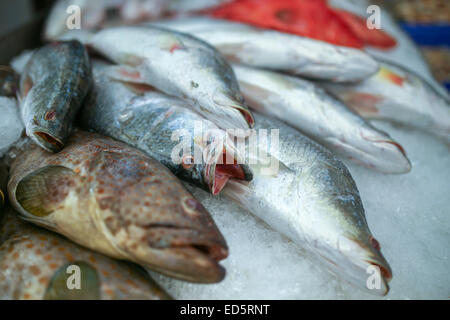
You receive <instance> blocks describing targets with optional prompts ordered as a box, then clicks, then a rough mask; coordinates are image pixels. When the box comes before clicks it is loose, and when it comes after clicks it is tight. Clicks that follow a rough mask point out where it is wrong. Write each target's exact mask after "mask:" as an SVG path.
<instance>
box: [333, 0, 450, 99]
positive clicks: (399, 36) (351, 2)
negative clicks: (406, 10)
mask: <svg viewBox="0 0 450 320" xmlns="http://www.w3.org/2000/svg"><path fill="white" fill-rule="evenodd" d="M395 2H396V1H389V2H388V1H385V2H384V3H383V6H384V5H386V6H390V5H391V4H392V3H395ZM328 3H329V5H331V6H333V7H337V8H341V9H344V10H348V11H350V12H353V13H354V14H356V15H359V16H360V17H362V18H364V19H366V17H367V8H368V7H369V6H370V5H371V4H372V2H371V1H368V0H329V1H328ZM379 17H380V25H381V27H382V29H383V30H384V31H386V32H387V33H388V34H389V35H391V36H392V37H394V38H395V40H396V41H397V45H396V46H395V47H394V48H392V49H389V50H385V49H379V48H375V47H367V48H365V50H366V51H367V53H369V54H370V55H371V56H373V57H375V58H376V59H380V60H381V61H387V62H390V63H393V64H395V65H399V66H401V67H403V68H405V69H407V70H411V71H412V72H413V73H416V74H418V75H419V76H420V77H422V78H424V79H425V80H426V81H427V82H428V83H429V85H430V86H432V87H433V88H434V90H435V91H437V92H439V94H441V95H442V96H446V97H449V95H448V92H447V90H446V89H445V88H444V87H443V86H442V85H441V84H439V83H438V82H437V81H436V80H435V79H434V77H433V75H432V72H431V70H430V67H429V66H428V64H427V62H426V60H425V58H424V56H423V54H422V52H421V50H420V48H419V47H418V46H417V44H415V43H414V41H413V39H411V38H410V37H409V35H408V34H407V33H406V32H405V30H403V29H402V27H401V26H400V25H399V24H398V23H397V21H396V20H395V19H394V18H393V17H392V15H391V13H390V12H389V10H385V9H384V8H383V7H382V8H381V14H380V15H379Z"/></svg>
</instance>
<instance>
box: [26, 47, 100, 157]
mask: <svg viewBox="0 0 450 320" xmlns="http://www.w3.org/2000/svg"><path fill="white" fill-rule="evenodd" d="M91 83H92V76H91V67H90V62H89V57H88V54H87V51H86V48H85V47H84V46H83V45H82V44H81V43H80V42H78V41H67V42H53V43H50V44H48V45H46V46H44V47H42V48H40V49H38V50H36V51H35V52H34V53H33V56H32V57H31V58H30V60H29V61H28V63H27V65H26V67H25V70H24V71H23V73H22V75H21V79H20V91H19V97H20V100H21V114H22V120H23V122H24V124H25V128H26V132H27V135H28V136H29V137H31V138H32V139H33V140H34V141H35V142H36V143H37V144H38V145H39V146H41V147H42V148H44V149H45V150H47V151H52V152H57V151H59V150H61V149H62V148H63V147H64V145H65V142H66V139H67V137H68V136H69V134H70V132H71V130H72V122H73V120H74V118H75V115H76V113H77V112H78V110H79V108H80V107H81V103H82V101H83V99H84V97H85V96H86V95H87V93H88V91H89V89H90V86H91Z"/></svg>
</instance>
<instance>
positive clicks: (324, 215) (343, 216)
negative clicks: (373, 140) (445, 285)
mask: <svg viewBox="0 0 450 320" xmlns="http://www.w3.org/2000/svg"><path fill="white" fill-rule="evenodd" d="M255 119H256V129H264V130H272V129H274V130H279V131H278V133H277V134H276V135H275V137H278V139H273V137H271V138H270V139H269V141H270V143H268V144H267V147H266V146H264V145H263V144H260V145H258V146H257V147H258V148H255V149H254V150H255V151H254V152H251V155H250V156H249V157H250V158H249V160H252V159H253V160H252V161H251V163H254V164H253V165H252V167H253V169H254V179H253V180H252V181H251V182H250V183H241V182H238V181H230V183H229V184H228V185H227V186H226V187H225V188H224V190H223V194H224V195H225V196H226V197H229V198H231V199H232V200H234V201H236V202H237V203H238V204H239V205H241V206H242V207H243V208H244V209H247V210H248V211H249V212H251V213H253V214H254V215H256V216H257V217H259V218H260V219H262V220H263V221H265V222H266V223H268V224H269V225H270V226H272V227H273V228H274V229H275V230H278V231H279V232H280V233H282V234H284V235H286V236H287V237H288V238H290V239H291V240H292V241H294V242H296V243H298V244H300V245H302V246H303V247H304V248H306V249H309V250H310V251H311V252H313V253H315V254H317V255H318V257H320V258H321V260H322V261H323V262H324V263H325V264H326V265H327V266H328V267H329V268H330V270H331V271H332V272H334V273H336V274H337V275H338V276H339V277H341V278H342V279H344V280H347V281H348V282H350V283H352V284H354V285H356V286H358V287H360V288H363V289H365V290H367V291H369V292H371V293H373V294H379V295H385V294H387V292H388V285H387V282H388V281H389V280H390V279H391V278H392V272H391V269H390V267H389V264H388V263H387V261H386V260H385V258H384V257H383V255H382V254H381V251H380V245H379V243H378V241H377V240H376V239H375V238H374V237H373V236H372V233H371V232H370V230H369V227H368V225H367V221H366V217H365V213H364V208H363V204H362V202H361V198H360V196H359V192H358V189H357V187H356V184H355V182H354V181H353V178H352V176H351V175H350V172H349V171H348V169H347V168H346V167H345V166H344V164H343V163H342V162H341V161H339V160H338V159H337V158H336V157H335V156H334V155H333V154H332V153H331V152H330V151H328V150H326V149H325V148H323V147H321V146H320V145H318V144H316V143H315V142H313V141H311V140H310V139H308V138H307V137H305V136H303V135H302V134H301V133H299V132H298V131H296V130H295V129H293V128H290V127H288V126H287V125H285V124H283V123H281V122H279V121H277V120H272V119H269V118H267V117H265V116H261V115H259V114H255ZM258 132H259V131H258ZM270 132H271V133H272V135H273V134H275V132H277V131H270ZM259 134H261V132H259ZM251 138H252V137H250V138H249V140H248V141H251V140H250V139H251ZM248 141H245V143H246V145H247V148H248V149H249V151H251V150H252V148H249V147H250V146H249V143H248ZM277 141H278V142H277ZM272 142H274V143H272ZM277 146H278V147H277ZM266 153H267V155H266ZM261 155H263V157H262V156H261ZM266 156H267V157H266ZM254 159H256V160H258V161H254ZM261 159H264V161H262V160H261ZM372 269H373V270H372ZM369 271H370V272H371V273H375V272H377V275H378V277H379V278H378V280H379V281H378V285H374V286H373V287H372V286H369V287H368V286H367V282H368V277H369V276H370V274H371V273H369Z"/></svg>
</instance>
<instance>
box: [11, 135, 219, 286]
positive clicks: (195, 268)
mask: <svg viewBox="0 0 450 320" xmlns="http://www.w3.org/2000/svg"><path fill="white" fill-rule="evenodd" d="M23 150H24V151H23V152H22V153H19V154H18V155H17V156H16V159H15V160H14V162H13V163H12V166H11V171H10V174H11V176H10V181H9V183H8V196H9V200H10V203H11V204H12V206H13V207H14V209H15V210H17V211H18V213H19V214H20V217H21V218H23V219H24V220H27V221H29V222H32V223H34V224H36V225H39V226H41V227H44V228H47V229H49V230H51V231H54V232H57V233H59V234H61V235H63V236H65V237H67V238H69V239H70V240H72V241H74V242H75V243H77V244H79V245H81V246H84V247H86V248H89V249H91V250H94V251H96V252H99V253H102V254H104V255H107V256H109V257H112V258H116V259H120V260H127V261H131V262H135V263H137V264H139V265H141V266H143V267H145V268H147V269H151V270H154V271H157V272H160V273H162V274H165V275H168V276H172V277H175V278H177V279H181V280H185V281H191V282H199V283H212V282H218V281H220V280H222V279H223V278H224V276H225V269H224V268H223V267H222V266H220V264H219V263H218V262H219V261H220V260H222V259H224V258H226V256H227V255H228V247H227V244H226V242H225V239H224V238H223V236H222V234H221V233H220V231H219V230H218V228H217V227H216V225H215V223H214V221H213V220H212V218H211V216H210V215H209V213H208V212H207V211H206V210H205V208H204V207H203V206H202V205H201V204H200V203H199V202H198V201H197V200H195V199H194V198H193V196H192V195H191V194H190V193H189V192H188V191H187V190H186V189H185V188H184V187H183V185H182V184H181V182H180V181H179V180H178V179H177V178H176V177H175V176H174V175H172V173H171V172H170V171H169V170H168V169H167V168H166V167H164V166H163V165H161V164H160V163H159V162H157V161H156V160H154V159H152V158H150V157H148V156H146V155H145V154H143V153H142V152H140V151H138V150H136V149H134V148H132V147H130V146H128V145H126V144H124V143H121V142H118V141H114V140H112V139H110V138H107V137H104V136H101V135H98V134H94V133H88V132H84V131H76V132H74V133H73V134H72V135H71V136H70V138H69V140H68V143H67V145H66V147H65V148H64V149H63V150H62V151H60V152H59V153H57V154H52V153H49V152H47V151H45V150H43V149H42V148H39V147H38V146H36V145H35V144H32V143H29V145H28V146H27V147H24V148H23Z"/></svg>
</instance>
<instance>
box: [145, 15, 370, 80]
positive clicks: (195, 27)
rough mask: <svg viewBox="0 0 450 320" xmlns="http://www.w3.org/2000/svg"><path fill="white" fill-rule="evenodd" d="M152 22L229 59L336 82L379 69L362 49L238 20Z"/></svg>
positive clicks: (365, 74)
mask: <svg viewBox="0 0 450 320" xmlns="http://www.w3.org/2000/svg"><path fill="white" fill-rule="evenodd" d="M150 25H158V26H161V27H166V28H170V29H173V30H176V31H180V32H186V33H190V34H192V35H194V36H195V37H197V38H199V39H202V40H204V41H206V42H208V43H210V44H211V45H213V46H214V47H216V48H217V50H219V51H220V52H221V53H222V54H223V55H224V56H225V57H226V58H227V59H229V60H230V61H232V62H237V63H242V64H247V65H250V66H253V67H261V68H265V69H274V70H280V71H284V72H287V73H291V74H294V75H300V76H304V77H310V78H314V79H322V80H329V81H336V82H349V81H359V80H362V79H365V78H367V77H369V76H371V75H372V74H374V73H375V72H376V71H377V70H378V64H377V63H376V61H375V60H374V59H373V58H371V57H370V56H369V55H368V54H366V53H364V52H363V51H360V50H356V49H352V48H346V47H339V46H334V45H332V44H328V43H326V42H322V41H318V40H313V39H309V38H305V37H301V36H297V35H291V34H285V33H281V32H278V31H272V30H264V29H259V28H256V27H252V26H249V25H244V24H240V23H235V22H228V21H224V20H215V19H208V18H185V19H175V20H166V21H161V22H152V23H150Z"/></svg>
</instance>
